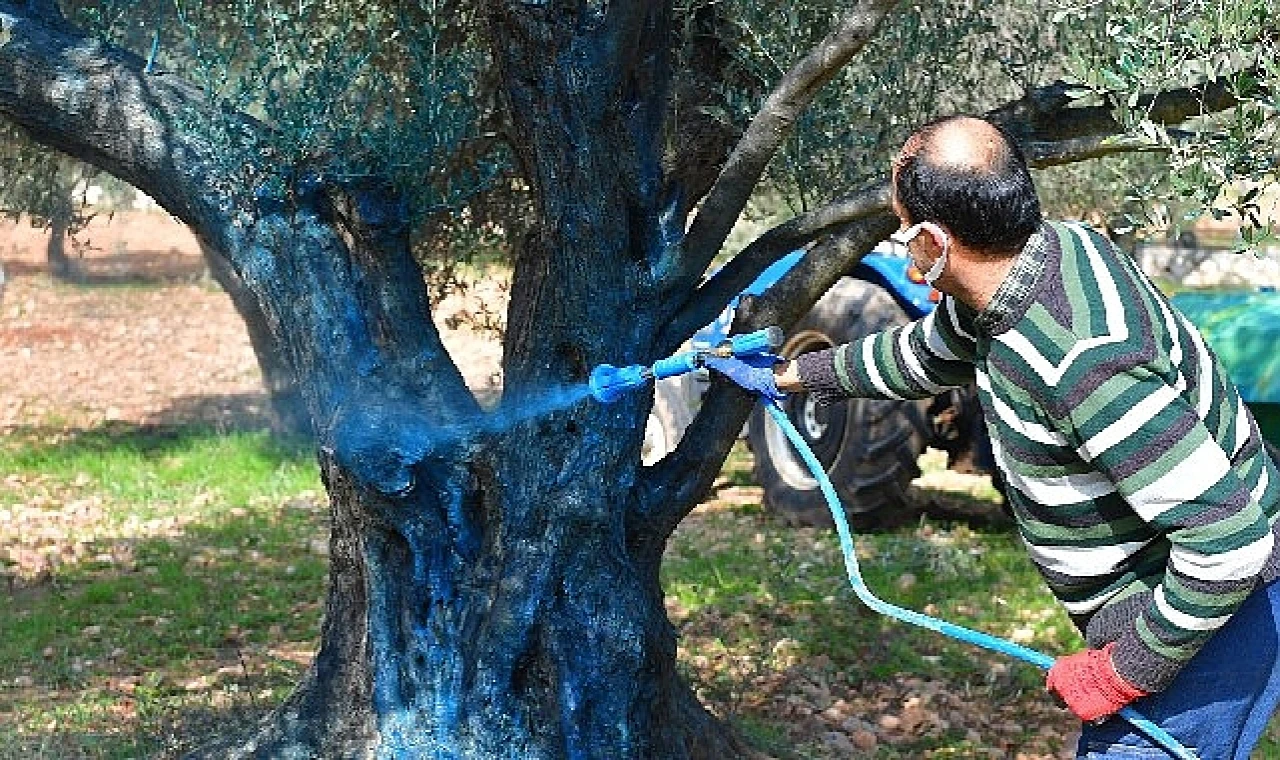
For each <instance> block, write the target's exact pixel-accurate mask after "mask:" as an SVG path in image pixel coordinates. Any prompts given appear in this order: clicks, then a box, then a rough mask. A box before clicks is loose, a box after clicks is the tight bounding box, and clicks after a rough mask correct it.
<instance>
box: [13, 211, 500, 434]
mask: <svg viewBox="0 0 1280 760" xmlns="http://www.w3.org/2000/svg"><path fill="white" fill-rule="evenodd" d="M48 240H49V233H48V231H47V230H43V229H38V228H33V227H31V226H30V225H28V224H15V223H13V222H7V221H6V222H0V265H2V266H3V267H4V269H5V272H6V273H7V275H8V282H7V285H6V287H5V289H4V293H3V297H2V298H0V389H3V392H2V393H0V429H4V428H11V427H13V426H17V425H33V424H48V423H49V422H50V421H51V420H56V421H57V422H59V423H62V424H68V425H75V426H82V425H93V424H96V423H100V422H103V421H108V420H122V421H131V422H165V421H174V420H178V419H201V420H204V421H207V422H212V423H218V422H219V421H223V420H225V421H230V420H232V419H233V418H234V419H237V420H239V421H241V422H243V421H245V420H257V419H260V420H261V421H262V422H263V424H265V423H266V411H265V408H264V403H265V396H264V395H263V393H262V381H261V375H260V374H259V372H258V368H257V363H256V361H255V360H254V356H253V350H252V348H251V347H250V345H249V339H248V336H247V334H246V332H245V328H244V324H243V323H242V322H241V321H240V319H239V317H238V316H237V315H236V313H235V310H234V309H233V308H232V306H231V301H230V299H229V298H228V297H227V296H226V295H225V294H224V293H223V292H222V290H221V289H220V288H219V287H218V285H217V284H216V283H215V282H213V281H212V280H211V279H209V278H208V277H207V275H206V274H205V267H204V264H203V261H202V259H201V256H200V249H199V246H198V244H197V243H196V240H195V238H194V237H193V236H192V235H191V233H190V232H189V231H188V229H187V228H186V226H185V225H182V224H181V223H179V222H177V221H175V220H173V219H172V218H171V217H170V216H168V215H167V214H165V213H163V212H127V213H120V214H116V215H115V216H114V217H107V216H99V217H97V218H95V219H94V220H93V221H92V222H91V224H90V225H89V226H88V228H86V229H85V230H84V231H82V232H81V233H80V234H78V235H77V236H76V241H77V242H76V245H75V247H74V249H73V250H72V251H71V252H70V255H71V256H72V259H73V265H74V274H75V278H76V279H77V280H78V281H80V282H84V283H88V284H93V285H96V286H98V287H92V288H83V287H78V286H77V285H75V284H63V283H56V282H54V281H52V280H51V279H50V278H49V277H48V275H47V273H46V271H47V270H46V267H45V255H46V254H45V251H46V248H47V246H48ZM140 285H147V286H148V287H139V286H140ZM469 297H470V298H473V299H474V298H486V299H492V298H493V297H494V293H492V292H487V291H484V290H480V291H476V290H473V292H472V293H471V294H470V295H469ZM175 307H176V308H175ZM464 307H465V304H464V298H463V297H462V296H452V297H450V298H449V299H446V300H445V302H444V303H443V304H441V307H440V308H439V309H438V310H437V313H438V317H437V318H438V320H439V322H440V325H441V329H442V331H443V334H444V340H445V343H446V346H447V347H448V348H449V349H450V351H451V352H452V353H453V355H454V356H457V357H462V359H463V360H464V361H463V364H462V370H463V373H464V375H465V376H466V377H467V381H468V383H469V384H470V385H471V386H472V387H473V388H475V389H476V390H478V391H480V392H482V393H485V392H492V390H493V388H494V387H495V386H496V385H497V383H498V382H499V379H498V378H499V375H498V360H499V358H500V347H499V346H498V345H497V343H496V342H495V341H494V340H493V339H492V338H491V337H490V336H489V335H486V334H482V333H477V332H474V331H472V330H470V329H468V328H467V327H465V326H458V327H456V328H454V329H450V328H449V327H448V326H447V325H448V324H454V323H455V320H453V319H451V317H453V316H455V315H456V314H458V313H459V312H460V311H462V310H463V309H464Z"/></svg>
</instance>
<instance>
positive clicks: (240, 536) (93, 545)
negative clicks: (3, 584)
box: [0, 426, 327, 758]
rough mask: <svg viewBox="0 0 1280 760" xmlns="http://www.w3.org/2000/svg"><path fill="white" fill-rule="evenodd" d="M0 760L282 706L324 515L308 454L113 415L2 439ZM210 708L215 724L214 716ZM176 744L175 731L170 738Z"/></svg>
mask: <svg viewBox="0 0 1280 760" xmlns="http://www.w3.org/2000/svg"><path fill="white" fill-rule="evenodd" d="M0 474H2V475H0V477H4V478H5V479H4V483H3V486H0V517H7V519H5V520H3V521H0V535H2V536H3V538H4V541H3V543H4V544H5V545H9V546H12V547H17V549H18V550H19V551H20V552H22V554H21V555H20V557H21V558H23V559H25V561H19V562H17V563H11V564H12V565H13V566H11V567H10V568H8V570H9V572H10V574H11V575H17V576H18V577H19V578H21V579H22V581H23V582H21V583H19V584H18V586H17V588H15V590H14V591H13V592H12V593H11V595H10V596H11V602H10V604H9V605H8V607H9V609H8V612H7V614H0V684H3V685H4V686H3V688H0V757H6V758H8V757H12V758H19V757H21V758H31V757H49V758H55V757H56V758H66V757H92V758H129V757H142V756H148V755H153V754H159V753H162V752H163V751H164V750H165V749H166V748H172V747H177V746H180V745H181V743H182V741H181V736H180V734H181V733H182V731H183V728H184V726H182V725H180V724H181V723H183V722H185V723H187V724H188V725H187V726H186V728H187V729H191V730H190V733H189V735H188V736H187V739H188V740H189V739H191V738H194V737H196V736H199V735H200V734H201V733H202V730H201V728H200V726H199V725H198V724H200V723H202V722H203V721H204V720H213V721H215V722H217V723H218V724H220V725H224V726H225V721H226V720H227V719H228V717H229V716H230V718H231V719H234V718H235V716H237V715H240V716H241V717H242V719H245V720H247V719H249V718H250V717H252V714H254V713H256V712H259V711H261V710H262V709H265V708H266V707H268V706H269V705H271V704H274V703H276V702H278V701H279V700H280V699H282V698H283V696H284V695H285V694H286V693H287V691H288V688H289V686H290V685H291V684H292V683H293V682H294V681H295V680H296V678H297V677H298V676H299V675H300V673H301V669H302V663H305V662H306V661H307V659H308V657H309V652H310V651H311V650H312V649H313V648H314V644H315V638H316V635H317V625H318V622H319V616H320V602H321V596H320V595H321V593H322V591H323V588H324V581H325V575H326V567H327V566H326V561H325V558H324V557H323V556H322V554H323V547H324V531H325V511H324V508H323V506H322V504H321V500H320V497H319V494H318V492H317V486H318V477H317V473H316V468H315V466H314V464H313V463H312V458H311V456H310V455H309V454H308V453H306V452H305V451H304V450H303V449H301V448H298V447H291V446H289V445H287V444H282V443H280V442H277V441H275V440H273V439H272V438H270V437H269V436H267V435H266V434H263V433H232V434H226V435H222V434H218V433H216V432H214V431H212V430H209V429H201V428H185V429H137V428H130V427H126V426H117V427H110V428H104V429H99V430H93V431H88V432H84V433H77V434H68V433H65V432H60V431H55V430H49V431H24V432H20V433H16V434H13V435H11V436H9V437H8V438H7V439H6V440H4V441H3V444H0ZM202 716H203V717H202ZM175 739H176V740H175Z"/></svg>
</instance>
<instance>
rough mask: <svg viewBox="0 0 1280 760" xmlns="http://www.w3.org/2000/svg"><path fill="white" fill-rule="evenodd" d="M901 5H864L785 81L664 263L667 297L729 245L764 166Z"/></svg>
mask: <svg viewBox="0 0 1280 760" xmlns="http://www.w3.org/2000/svg"><path fill="white" fill-rule="evenodd" d="M897 3H898V0H861V2H859V3H858V5H857V6H856V7H855V8H854V9H853V10H851V11H849V12H848V13H846V14H845V15H844V17H843V18H841V19H840V21H839V22H838V23H837V24H836V27H835V29H834V30H833V31H832V32H831V33H830V34H828V35H827V37H826V38H825V39H823V40H822V42H820V43H819V44H818V45H817V47H815V48H814V49H813V51H812V52H810V53H809V54H808V55H807V56H805V57H804V58H802V59H801V60H800V61H799V62H798V63H797V64H796V65H795V66H793V67H792V69H791V71H789V72H788V73H787V75H786V76H785V77H783V79H782V81H781V82H780V83H779V84H778V86H777V88H776V89H775V90H774V91H773V93H771V94H770V95H769V97H768V98H766V99H765V102H764V105H763V106H762V107H761V108H760V111H759V113H757V114H756V116H755V118H754V119H753V120H752V122H751V125H750V126H749V127H747V131H746V133H745V134H744V135H743V137H742V139H741V140H740V141H739V142H738V145H737V147H736V148H734V151H733V153H732V155H730V156H729V160H728V161H727V162H726V163H725V165H724V168H723V169H721V170H720V175H719V176H718V177H717V179H716V181H715V184H714V185H713V186H712V187H711V190H710V191H709V192H708V194H707V197H706V199H705V200H704V201H703V204H702V207H701V209H700V210H699V212H698V215H697V217H696V218H695V219H694V221H693V224H692V225H691V226H690V228H689V231H688V233H687V234H686V235H685V239H684V242H683V244H682V245H680V246H676V247H673V249H672V251H671V253H669V254H668V256H666V257H664V259H663V260H662V261H660V262H659V264H658V267H657V270H658V271H657V275H658V277H659V278H660V279H661V280H662V281H663V283H664V286H665V289H666V290H667V291H668V292H674V293H679V292H681V291H682V290H683V289H684V288H687V287H690V286H692V285H693V284H694V283H695V282H697V280H698V278H699V277H701V276H702V273H703V272H704V271H705V270H706V268H707V265H708V264H709V263H710V262H711V259H712V258H713V257H714V256H715V255H716V253H717V252H719V250H720V247H721V246H722V245H723V244H724V241H725V238H726V237H727V236H728V234H729V230H730V229H732V228H733V224H734V222H735V221H737V218H738V215H739V214H740V213H741V212H742V209H743V208H744V207H745V206H746V203H747V200H748V199H749V198H750V197H751V192H752V190H753V189H754V188H755V186H756V183H757V182H758V181H759V179H760V177H761V175H763V174H764V170H765V167H766V166H768V164H769V161H770V160H771V159H772V158H773V155H774V154H775V153H776V152H777V150H778V147H779V146H780V145H781V144H782V142H783V140H785V139H786V137H787V135H788V134H789V133H790V131H791V129H792V126H793V125H794V124H795V122H796V120H797V119H798V118H799V116H800V114H801V113H802V112H803V111H804V110H805V109H806V108H807V107H808V106H809V104H810V103H811V102H812V101H813V98H814V97H815V96H816V95H817V93H818V91H819V90H821V89H822V87H823V85H825V84H826V83H827V82H829V81H830V80H831V79H832V77H834V76H835V75H836V73H837V72H839V70H840V69H841V68H842V67H843V66H844V65H845V64H846V63H848V62H849V60H850V59H851V58H853V56H854V55H855V54H856V53H857V52H858V51H859V50H861V49H862V47H863V45H865V44H866V42H867V40H869V39H870V38H871V36H872V34H873V33H874V32H875V30H876V27H877V26H879V24H880V22H881V21H882V20H883V19H884V18H885V17H886V16H887V15H888V14H889V12H890V11H891V10H892V9H893V7H894V6H895V5H897Z"/></svg>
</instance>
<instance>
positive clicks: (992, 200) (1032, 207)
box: [894, 116, 1041, 252]
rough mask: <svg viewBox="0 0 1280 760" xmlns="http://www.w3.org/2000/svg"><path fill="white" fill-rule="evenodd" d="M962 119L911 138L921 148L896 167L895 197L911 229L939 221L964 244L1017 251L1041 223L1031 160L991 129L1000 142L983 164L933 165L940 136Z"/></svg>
mask: <svg viewBox="0 0 1280 760" xmlns="http://www.w3.org/2000/svg"><path fill="white" fill-rule="evenodd" d="M963 118H964V117H955V116H952V117H948V118H945V119H940V120H938V121H935V122H932V123H930V124H928V125H926V126H925V127H923V128H922V129H920V131H918V132H917V133H916V134H915V136H913V137H912V141H913V142H916V143H917V149H916V150H914V151H910V152H909V153H907V154H905V155H904V156H903V157H902V158H901V159H900V160H899V162H898V165H897V180H896V184H895V186H894V192H895V193H896V194H897V198H898V202H899V203H900V204H902V207H903V209H905V211H906V213H907V217H908V219H907V220H908V221H909V222H910V223H911V224H916V223H918V222H940V223H941V224H942V225H943V226H945V227H946V228H947V229H948V230H950V231H951V233H952V234H954V235H955V236H956V238H957V239H959V240H960V242H962V243H964V244H965V245H968V246H972V247H974V248H978V249H988V250H994V251H1001V252H1009V251H1013V250H1016V249H1018V248H1020V247H1021V246H1022V244H1023V243H1025V242H1026V240H1027V238H1028V237H1030V236H1031V233H1033V232H1035V231H1036V228H1038V227H1039V226H1040V222H1041V215H1040V199H1039V198H1038V197H1037V196H1036V188H1035V184H1034V183H1033V182H1032V181H1031V172H1030V171H1029V170H1028V169H1027V159H1026V156H1024V155H1023V153H1022V149H1021V148H1019V147H1018V144H1017V143H1016V142H1014V140H1013V138H1011V137H1010V136H1009V135H1008V133H1006V132H1005V131H1004V130H1003V129H1000V128H999V127H997V126H996V125H994V124H991V125H990V126H991V127H993V128H994V129H995V130H996V132H997V133H998V134H999V135H1000V138H1001V139H1000V140H999V141H998V144H997V145H996V146H994V149H993V150H992V151H991V154H990V156H988V157H986V159H984V160H983V161H981V162H975V164H974V165H969V166H959V165H955V164H948V163H941V162H938V161H936V160H934V156H933V154H934V151H933V150H932V142H933V137H934V135H935V133H936V132H937V131H938V129H939V128H940V127H942V126H944V125H946V124H948V123H950V122H953V121H957V120H960V119H963ZM987 123H988V124H989V122H987ZM910 144H911V142H908V145H910ZM987 159H989V160H987ZM984 164H985V165H984Z"/></svg>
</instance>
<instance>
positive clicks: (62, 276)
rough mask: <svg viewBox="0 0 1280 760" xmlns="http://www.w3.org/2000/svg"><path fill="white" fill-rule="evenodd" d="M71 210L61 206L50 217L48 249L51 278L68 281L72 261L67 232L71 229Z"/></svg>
mask: <svg viewBox="0 0 1280 760" xmlns="http://www.w3.org/2000/svg"><path fill="white" fill-rule="evenodd" d="M71 216H72V211H71V208H70V207H69V206H68V207H62V206H59V208H58V209H57V210H56V211H55V212H54V213H53V215H52V216H50V217H49V247H48V248H47V249H46V254H47V264H48V267H49V276H50V277H52V278H54V279H55V280H66V279H68V278H69V277H70V276H71V259H70V258H69V257H68V256H67V231H68V230H69V229H70V228H71Z"/></svg>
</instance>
